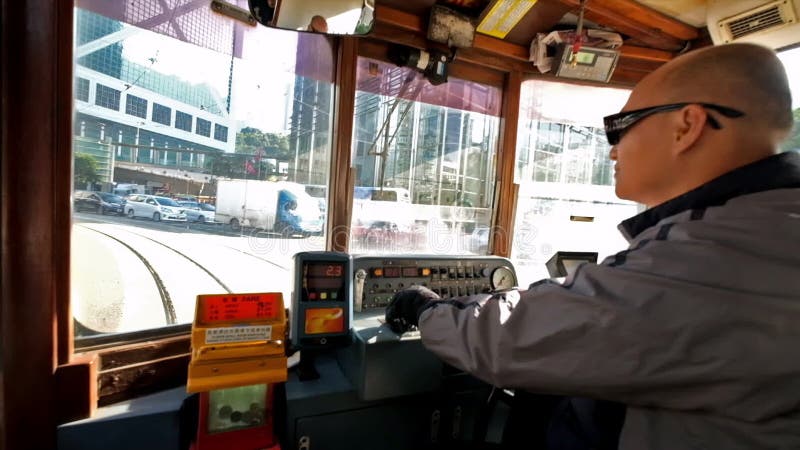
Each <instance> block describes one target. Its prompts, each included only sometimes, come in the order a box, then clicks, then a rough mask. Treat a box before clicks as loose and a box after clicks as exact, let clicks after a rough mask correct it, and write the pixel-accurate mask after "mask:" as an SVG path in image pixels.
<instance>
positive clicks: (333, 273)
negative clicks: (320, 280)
mask: <svg viewBox="0 0 800 450" xmlns="http://www.w3.org/2000/svg"><path fill="white" fill-rule="evenodd" d="M343 274H344V266H343V265H342V264H339V263H322V264H319V263H315V264H306V275H307V276H309V277H341V276H342V275H343Z"/></svg>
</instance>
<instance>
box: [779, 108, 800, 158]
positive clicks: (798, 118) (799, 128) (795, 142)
mask: <svg viewBox="0 0 800 450" xmlns="http://www.w3.org/2000/svg"><path fill="white" fill-rule="evenodd" d="M782 147H783V150H785V151H788V150H797V151H800V108H797V109H795V110H794V129H793V130H792V134H790V135H789V139H787V140H786V141H785V142H784V143H783V146H782Z"/></svg>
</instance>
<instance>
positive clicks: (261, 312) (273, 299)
mask: <svg viewBox="0 0 800 450" xmlns="http://www.w3.org/2000/svg"><path fill="white" fill-rule="evenodd" d="M282 303H283V302H282V298H281V294H279V293H274V292H273V293H266V294H238V295H237V294H220V295H203V296H200V311H199V312H200V314H199V321H200V322H202V323H204V324H209V323H214V322H232V321H251V320H263V319H275V318H277V317H278V311H279V310H280V307H278V305H279V304H282Z"/></svg>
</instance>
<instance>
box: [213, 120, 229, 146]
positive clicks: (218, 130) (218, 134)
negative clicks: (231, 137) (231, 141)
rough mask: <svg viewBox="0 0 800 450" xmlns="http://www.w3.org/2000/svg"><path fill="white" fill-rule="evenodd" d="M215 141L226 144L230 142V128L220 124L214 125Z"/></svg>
mask: <svg viewBox="0 0 800 450" xmlns="http://www.w3.org/2000/svg"><path fill="white" fill-rule="evenodd" d="M214 139H216V140H218V141H222V142H225V141H227V140H228V127H225V126H222V125H220V124H215V125H214Z"/></svg>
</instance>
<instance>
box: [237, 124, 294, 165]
mask: <svg viewBox="0 0 800 450" xmlns="http://www.w3.org/2000/svg"><path fill="white" fill-rule="evenodd" d="M259 151H262V152H263V153H264V155H263V157H264V158H274V159H280V160H288V159H290V155H289V138H288V137H287V136H283V135H280V134H275V133H264V132H262V131H261V130H259V129H257V128H252V127H245V128H242V129H241V131H239V132H238V133H237V134H236V153H242V154H247V155H255V154H257V153H258V152H259Z"/></svg>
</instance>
